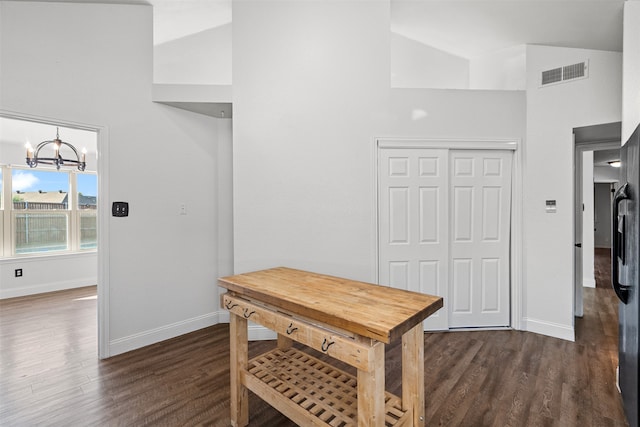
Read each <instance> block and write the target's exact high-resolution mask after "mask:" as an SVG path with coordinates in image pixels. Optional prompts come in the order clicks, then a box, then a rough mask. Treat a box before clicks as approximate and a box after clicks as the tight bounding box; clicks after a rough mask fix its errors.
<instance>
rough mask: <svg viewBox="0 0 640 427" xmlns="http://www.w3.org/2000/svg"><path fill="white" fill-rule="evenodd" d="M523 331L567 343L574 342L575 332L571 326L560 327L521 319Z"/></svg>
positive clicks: (541, 321) (539, 321)
mask: <svg viewBox="0 0 640 427" xmlns="http://www.w3.org/2000/svg"><path fill="white" fill-rule="evenodd" d="M522 323H523V326H524V330H527V331H529V332H534V333H536V334H542V335H547V336H550V337H554V338H560V339H564V340H567V341H575V332H574V329H573V326H572V325H561V324H559V323H552V322H547V321H544V320H539V319H532V318H530V317H529V318H527V317H525V318H523V319H522Z"/></svg>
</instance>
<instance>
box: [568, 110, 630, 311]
mask: <svg viewBox="0 0 640 427" xmlns="http://www.w3.org/2000/svg"><path fill="white" fill-rule="evenodd" d="M573 134H574V141H575V153H574V164H575V167H574V171H575V176H574V183H575V186H574V194H575V199H574V200H575V202H574V225H575V227H574V234H575V248H574V316H576V317H582V316H583V315H584V303H583V294H584V292H583V289H584V288H585V287H595V286H596V279H595V278H596V276H595V271H594V268H595V255H594V254H595V248H596V247H599V246H600V247H602V248H606V245H607V241H609V242H610V236H611V221H610V196H608V195H607V193H609V194H610V191H611V189H612V188H615V185H616V183H617V181H618V170H617V168H615V167H614V166H615V165H614V164H613V163H614V161H616V160H618V161H619V160H620V155H619V151H620V138H621V123H620V122H614V123H605V124H600V125H593V126H584V127H579V128H574V130H573ZM603 190H604V192H605V193H604V194H605V195H604V197H603V195H602V191H603ZM607 199H609V204H607ZM596 203H597V205H596ZM596 239H597V240H598V243H596Z"/></svg>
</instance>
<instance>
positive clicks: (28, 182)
mask: <svg viewBox="0 0 640 427" xmlns="http://www.w3.org/2000/svg"><path fill="white" fill-rule="evenodd" d="M11 185H12V189H11V193H12V198H13V209H17V210H21V209H37V210H52V209H67V208H68V207H69V200H68V199H69V173H68V172H50V171H40V170H22V169H15V170H13V172H12V175H11Z"/></svg>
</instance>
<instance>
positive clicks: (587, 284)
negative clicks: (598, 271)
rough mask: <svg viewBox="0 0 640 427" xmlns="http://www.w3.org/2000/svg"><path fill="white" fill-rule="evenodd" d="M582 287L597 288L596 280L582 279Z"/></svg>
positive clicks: (591, 278)
mask: <svg viewBox="0 0 640 427" xmlns="http://www.w3.org/2000/svg"><path fill="white" fill-rule="evenodd" d="M582 287H583V288H595V287H596V279H594V278H593V277H590V278H586V279H585V278H584V277H583V278H582Z"/></svg>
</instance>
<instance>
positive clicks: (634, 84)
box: [622, 1, 640, 144]
mask: <svg viewBox="0 0 640 427" xmlns="http://www.w3.org/2000/svg"><path fill="white" fill-rule="evenodd" d="M639 23H640V2H638V1H626V2H624V23H623V28H624V33H623V55H624V60H623V91H622V143H623V144H624V143H625V142H626V141H627V140H628V139H629V137H630V136H631V134H632V133H633V131H634V130H635V129H636V127H637V126H638V124H640V25H639Z"/></svg>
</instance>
